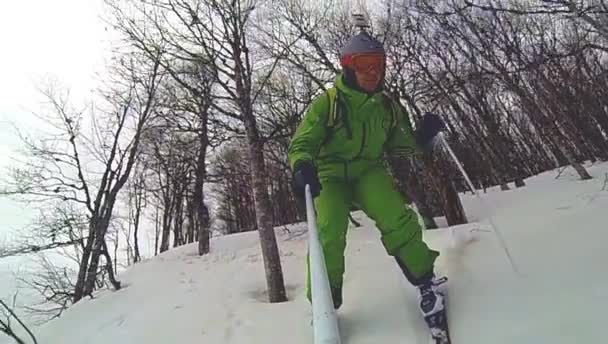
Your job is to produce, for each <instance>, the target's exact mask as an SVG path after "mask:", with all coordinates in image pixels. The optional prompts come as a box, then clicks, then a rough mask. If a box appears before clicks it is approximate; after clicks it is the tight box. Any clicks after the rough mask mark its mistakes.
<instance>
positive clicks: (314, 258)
mask: <svg viewBox="0 0 608 344" xmlns="http://www.w3.org/2000/svg"><path fill="white" fill-rule="evenodd" d="M305 193H306V222H307V223H308V250H309V264H310V289H311V296H312V317H313V332H314V344H340V332H339V330H338V318H337V316H336V311H335V310H334V301H333V299H332V297H331V289H330V287H329V279H328V277H327V267H326V266H325V257H324V255H323V249H321V243H320V242H319V234H318V232H317V221H316V217H315V208H314V204H313V202H312V195H311V194H310V185H308V184H307V185H306V188H305Z"/></svg>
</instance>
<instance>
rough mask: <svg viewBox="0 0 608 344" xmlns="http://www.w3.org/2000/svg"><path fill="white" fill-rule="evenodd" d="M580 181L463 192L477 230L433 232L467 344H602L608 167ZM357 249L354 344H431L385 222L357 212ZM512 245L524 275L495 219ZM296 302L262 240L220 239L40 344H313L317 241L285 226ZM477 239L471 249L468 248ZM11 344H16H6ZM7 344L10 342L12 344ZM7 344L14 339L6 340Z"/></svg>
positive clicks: (455, 325) (350, 280)
mask: <svg viewBox="0 0 608 344" xmlns="http://www.w3.org/2000/svg"><path fill="white" fill-rule="evenodd" d="M589 171H590V172H591V174H592V175H593V176H594V177H595V178H594V179H593V180H591V181H579V180H577V178H576V176H574V175H573V173H572V171H570V170H568V171H567V172H565V173H564V174H562V175H561V177H560V178H559V179H558V180H555V176H556V175H557V172H556V171H552V172H547V173H545V174H542V175H540V176H537V177H534V178H531V179H529V180H527V183H528V186H527V187H525V188H521V189H514V190H511V191H506V192H498V191H495V190H491V191H489V192H488V193H487V194H482V196H483V199H484V200H485V201H486V202H488V204H489V206H490V209H491V210H490V214H488V213H486V212H485V211H484V207H480V205H479V203H478V201H477V200H476V199H475V198H474V197H472V196H471V195H470V193H469V194H467V195H462V196H461V197H462V199H463V202H464V204H465V208H466V209H467V214H468V216H469V220H470V221H471V222H472V223H471V224H468V225H463V226H457V227H453V228H444V229H440V230H434V231H428V232H426V233H425V240H427V242H428V243H429V245H430V246H431V247H433V248H436V249H439V250H440V251H441V252H442V255H441V257H440V260H439V265H440V267H439V268H440V269H441V271H442V272H444V273H445V274H447V275H448V277H449V281H448V285H449V312H450V313H449V315H450V326H451V331H452V337H453V341H454V343H455V344H458V343H463V344H464V343H466V344H477V343H479V344H482V343H483V344H488V343H493V344H499V343H510V344H511V343H520V344H525V343H535V344H537V343H551V344H562V343H563V344H565V343H590V342H593V343H599V342H603V341H604V333H603V327H602V325H603V324H602V322H603V320H602V319H603V318H604V314H605V311H604V309H605V308H607V307H608V296H607V293H606V292H605V291H606V290H607V289H608V275H607V274H606V273H605V272H606V261H608V249H606V248H607V247H608V244H607V242H608V233H607V231H606V229H607V228H606V218H608V214H606V210H607V209H608V186H607V187H606V190H605V191H601V189H602V187H603V186H604V180H605V175H606V174H607V173H608V164H598V165H595V166H592V167H590V168H589ZM355 215H356V216H355V217H356V218H358V219H361V220H362V222H363V224H364V226H363V228H351V229H350V232H349V236H348V246H347V261H346V264H347V273H346V279H345V291H344V292H345V295H344V302H345V303H344V306H343V307H342V308H341V309H340V311H339V317H340V327H341V330H342V336H343V343H347V344H363V343H402V344H409V343H428V338H427V335H426V332H425V329H424V326H423V323H422V320H421V319H420V318H419V316H418V310H417V308H416V293H415V290H414V289H413V288H412V287H411V286H409V285H408V284H407V282H406V281H405V279H404V277H403V276H402V275H401V273H400V271H399V269H398V267H397V265H396V264H395V263H394V260H393V259H392V258H391V257H389V256H387V255H386V253H385V252H384V249H383V248H382V246H381V244H380V241H379V234H378V232H377V230H376V229H375V228H374V226H373V223H372V222H371V221H370V220H369V219H367V218H366V217H365V216H364V215H363V214H362V213H355ZM488 215H491V216H493V218H494V220H495V222H496V224H497V225H498V226H499V228H500V230H501V231H502V232H503V234H504V235H505V238H506V241H507V243H508V245H509V248H510V250H511V253H512V254H513V257H514V258H515V261H516V264H517V267H518V268H519V270H520V271H521V274H520V275H517V274H515V273H514V272H513V269H512V268H511V266H510V265H509V261H508V260H507V259H506V257H505V254H504V252H503V251H502V248H501V247H500V245H499V243H498V241H497V239H496V235H495V234H494V233H493V232H492V229H491V227H490V226H489V225H488V223H487V221H485V219H486V218H487V216H488ZM277 235H278V237H279V240H280V243H279V245H280V250H281V256H282V263H283V271H284V275H285V281H286V284H287V286H288V287H287V288H288V294H289V298H290V301H289V302H286V303H282V304H269V303H267V302H266V301H265V296H264V290H265V278H264V268H263V265H262V261H261V255H260V249H259V243H258V238H257V233H255V232H253V233H243V234H237V235H231V236H226V237H221V238H217V239H215V240H214V241H213V244H212V247H213V252H212V253H211V254H210V255H207V256H205V257H198V256H197V255H196V246H184V247H181V248H178V249H175V250H171V251H169V252H167V253H166V254H163V255H160V256H158V257H156V258H154V259H151V260H148V261H146V262H143V263H141V264H138V265H136V266H134V267H132V268H131V269H130V270H129V271H128V272H127V273H125V274H123V275H122V276H120V277H121V279H122V280H123V282H124V284H125V286H126V287H125V288H124V289H123V290H120V291H118V292H110V291H106V292H102V293H100V294H99V295H98V296H97V297H96V298H95V299H94V300H86V301H83V302H80V303H79V304H77V305H75V306H74V307H73V308H71V309H70V310H68V311H67V312H66V313H65V315H64V316H63V317H62V318H60V319H57V320H54V321H52V322H50V323H48V324H47V325H45V326H43V327H41V328H39V329H38V331H37V334H38V337H39V342H40V343H41V344H42V343H45V344H46V343H53V344H54V343H61V344H107V343H113V344H131V343H145V344H161V343H163V344H164V343H206V344H207V343H208V344H216V343H217V344H219V343H252V344H256V343H294V344H296V343H307V344H310V343H312V327H311V326H310V319H311V315H310V307H309V305H308V302H307V301H306V299H305V296H304V295H305V290H304V281H305V273H304V271H305V254H306V246H307V243H306V232H305V226H304V225H302V224H299V225H294V226H290V227H289V232H287V231H285V230H284V229H282V228H279V229H277ZM463 238H464V239H472V240H463ZM0 338H3V337H0ZM2 340H3V339H0V343H2ZM7 343H8V342H7Z"/></svg>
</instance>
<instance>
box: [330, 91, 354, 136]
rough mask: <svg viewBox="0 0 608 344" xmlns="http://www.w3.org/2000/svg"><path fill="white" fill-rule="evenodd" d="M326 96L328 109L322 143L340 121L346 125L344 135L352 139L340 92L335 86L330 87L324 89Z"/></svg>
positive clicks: (332, 132)
mask: <svg viewBox="0 0 608 344" xmlns="http://www.w3.org/2000/svg"><path fill="white" fill-rule="evenodd" d="M325 94H326V95H327V98H328V102H327V104H328V109H327V112H328V113H327V123H326V124H325V128H326V133H327V134H326V135H325V139H324V140H323V143H327V142H328V141H329V140H330V139H331V137H332V136H333V134H334V129H336V128H337V127H338V126H339V125H340V123H341V122H343V124H344V126H345V127H346V135H347V137H348V138H349V139H352V137H353V133H352V129H351V126H350V122H349V120H348V116H345V105H344V101H343V100H342V96H341V92H340V90H338V89H337V88H336V87H331V88H329V89H327V90H326V91H325Z"/></svg>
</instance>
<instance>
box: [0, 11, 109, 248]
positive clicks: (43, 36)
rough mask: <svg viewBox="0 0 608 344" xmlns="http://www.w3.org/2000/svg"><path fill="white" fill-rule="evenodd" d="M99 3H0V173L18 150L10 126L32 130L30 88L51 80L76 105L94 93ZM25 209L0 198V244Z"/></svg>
mask: <svg viewBox="0 0 608 344" xmlns="http://www.w3.org/2000/svg"><path fill="white" fill-rule="evenodd" d="M102 6H103V4H102V1H101V0H52V1H49V0H15V1H1V2H0V173H3V174H4V170H5V168H6V167H7V166H8V165H9V164H10V161H11V160H10V157H11V155H13V153H12V152H13V150H14V149H15V148H18V147H19V140H18V138H17V137H16V135H15V132H14V129H13V127H12V123H14V124H15V125H17V126H18V127H20V128H25V129H32V127H33V126H35V125H36V124H35V123H36V121H35V120H34V118H33V116H31V112H32V111H35V110H37V109H38V108H39V104H40V96H39V95H38V94H37V90H36V84H37V83H38V82H39V80H41V79H42V78H46V77H52V78H55V79H57V80H58V81H59V82H61V84H62V85H65V86H67V87H69V88H70V89H71V92H72V95H73V97H75V98H76V99H74V100H76V101H78V100H79V99H80V100H82V99H83V98H84V97H86V96H87V95H89V94H90V90H91V89H92V88H94V87H95V84H96V80H98V79H99V77H98V75H99V74H100V73H103V67H104V60H105V59H107V57H108V54H107V51H108V36H109V35H108V31H106V30H105V26H106V25H105V24H104V23H103V21H102V20H101V18H100V17H101V14H102V13H101V11H102V8H103V7H102ZM28 215H29V214H28V213H27V209H23V208H22V207H19V205H17V204H15V203H12V202H8V201H6V200H4V199H2V198H0V240H1V239H2V237H3V234H4V235H5V234H6V233H8V232H10V231H11V230H12V228H14V227H15V226H19V225H23V224H24V222H25V220H26V219H27V217H28Z"/></svg>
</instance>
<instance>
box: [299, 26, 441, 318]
mask: <svg viewBox="0 0 608 344" xmlns="http://www.w3.org/2000/svg"><path fill="white" fill-rule="evenodd" d="M340 63H341V65H342V68H343V71H342V72H341V73H339V74H338V75H337V77H336V79H335V85H334V87H331V88H329V89H328V90H326V91H325V92H324V93H323V94H321V95H320V96H318V97H316V98H315V99H314V100H313V101H312V103H311V104H310V106H309V109H308V111H307V113H306V114H305V117H304V119H303V121H302V123H300V125H299V127H298V128H297V130H296V133H295V134H294V136H293V138H292V140H291V142H290V145H289V151H288V158H289V164H290V167H291V168H292V171H293V181H294V184H293V186H294V192H295V194H296V196H297V197H298V198H299V199H301V200H302V199H304V190H305V186H306V185H307V184H308V185H310V190H311V193H312V196H313V197H314V198H315V208H316V211H317V226H318V231H319V239H320V242H321V245H322V248H323V253H324V255H325V264H326V267H327V273H328V277H329V282H330V287H331V292H332V298H333V303H334V307H335V308H336V309H338V308H339V307H340V306H341V305H342V281H343V274H344V268H345V267H344V250H345V247H346V230H347V227H348V214H349V211H350V207H351V205H352V204H354V205H357V206H358V207H359V209H361V210H363V211H364V212H365V213H366V214H367V215H368V216H369V217H370V218H371V219H373V220H374V221H375V222H376V225H377V227H378V229H379V230H380V232H381V236H382V239H381V240H382V243H383V245H384V247H385V248H386V251H387V252H388V254H389V255H391V256H394V258H395V259H396V261H397V263H398V265H399V267H400V268H401V270H402V271H403V274H404V275H405V277H406V278H407V280H408V281H409V282H410V283H411V284H413V285H414V286H416V287H417V288H418V289H419V292H420V296H419V299H420V308H421V311H422V313H423V316H424V317H425V319H426V320H427V322H429V325H430V326H431V325H432V323H437V322H440V323H441V322H445V315H444V314H443V312H442V311H443V304H444V303H443V295H442V294H441V292H440V291H439V290H438V288H437V287H438V285H439V284H441V283H443V282H444V281H445V278H437V277H436V276H435V273H434V263H435V260H436V258H437V256H438V255H439V252H437V251H434V250H431V249H430V248H429V247H428V246H427V245H426V244H425V242H424V241H423V240H422V228H421V226H420V225H419V224H418V221H417V215H416V214H415V212H414V211H413V210H412V209H410V208H409V207H407V206H406V200H405V199H404V197H403V196H402V195H401V194H400V193H399V192H398V191H397V190H396V189H395V187H394V184H393V180H392V178H391V177H390V176H389V174H388V173H387V171H386V168H385V167H384V164H383V153H385V152H386V153H388V154H398V155H406V156H407V155H411V154H414V153H416V152H423V151H429V150H430V149H431V146H432V144H431V143H432V140H433V138H434V137H435V135H436V134H437V133H439V132H440V131H441V130H443V129H444V128H445V124H444V122H443V121H442V120H441V119H440V118H439V117H438V116H437V115H434V114H425V116H423V119H422V121H421V123H420V128H419V129H418V130H417V131H416V132H414V131H413V130H412V128H411V126H410V124H409V119H408V115H407V113H406V112H405V109H404V108H403V107H402V106H401V105H400V104H399V103H398V102H397V101H394V100H392V99H391V98H390V97H389V96H388V95H387V94H385V93H384V91H383V84H384V75H385V67H386V54H385V50H384V47H383V45H382V43H380V42H379V41H377V40H376V39H374V38H373V37H372V36H371V35H370V34H368V33H367V32H365V31H362V32H361V33H359V34H357V35H355V36H353V37H352V38H351V39H350V40H349V41H348V42H347V43H346V44H345V46H344V47H343V48H342V50H341V52H340ZM307 284H308V286H307V287H308V290H307V297H308V299H309V300H311V295H310V272H309V271H308V281H307ZM435 315H440V318H437V317H436V316H435ZM436 326H437V324H435V327H436ZM431 327H432V326H431Z"/></svg>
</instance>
